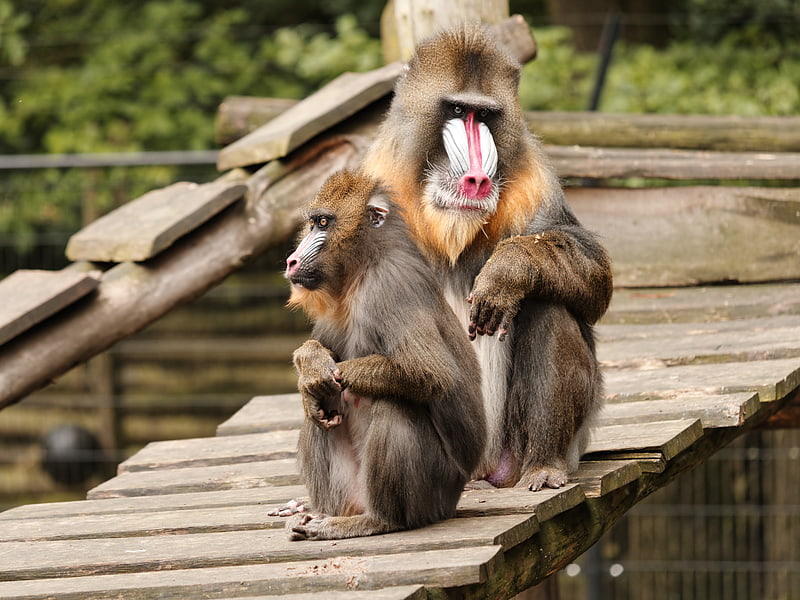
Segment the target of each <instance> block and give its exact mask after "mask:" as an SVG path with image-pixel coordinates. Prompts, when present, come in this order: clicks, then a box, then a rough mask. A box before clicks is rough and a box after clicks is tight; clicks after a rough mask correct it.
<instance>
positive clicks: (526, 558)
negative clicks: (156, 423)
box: [0, 283, 800, 600]
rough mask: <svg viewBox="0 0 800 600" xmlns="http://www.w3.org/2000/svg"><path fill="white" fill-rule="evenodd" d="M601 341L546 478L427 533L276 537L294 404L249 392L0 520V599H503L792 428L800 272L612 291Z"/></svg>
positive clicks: (799, 373) (797, 384)
mask: <svg viewBox="0 0 800 600" xmlns="http://www.w3.org/2000/svg"><path fill="white" fill-rule="evenodd" d="M598 333H599V339H600V341H599V355H600V358H601V360H602V362H603V365H604V369H605V376H606V381H607V405H606V407H605V408H604V410H603V412H602V414H601V418H600V420H599V423H598V426H597V428H596V430H595V432H594V435H593V438H592V441H591V445H590V448H589V453H588V454H587V455H586V456H585V457H584V459H583V461H582V463H581V466H580V469H579V471H578V472H577V474H576V475H575V477H574V478H573V479H572V480H571V481H570V483H569V484H568V485H567V486H566V487H564V488H562V489H560V490H546V491H541V492H535V493H533V492H529V491H527V490H520V489H503V490H481V491H468V492H464V494H463V496H462V499H461V501H460V503H459V506H458V514H457V517H456V518H454V519H451V520H448V521H445V522H443V523H439V524H436V525H433V526H430V527H426V528H423V529H419V530H416V531H407V532H400V533H394V534H389V535H382V536H375V537H371V538H359V539H353V540H341V541H337V542H290V541H288V538H287V536H286V533H285V531H284V529H283V525H284V520H283V519H281V518H279V517H270V516H267V512H268V511H269V510H270V509H271V508H273V507H275V506H277V505H279V504H281V503H283V502H285V501H286V500H288V499H290V498H293V497H298V496H302V495H303V494H304V488H303V487H302V485H301V484H300V480H299V477H298V473H297V466H296V463H295V445H296V440H297V433H298V427H299V425H300V422H301V419H302V412H301V408H300V404H299V399H298V398H297V396H296V395H293V394H290V395H283V396H261V397H256V398H253V400H252V401H251V402H250V403H249V404H247V405H246V406H245V407H243V408H242V409H241V410H240V411H239V412H238V413H237V414H235V415H234V416H233V417H232V418H231V419H229V420H228V421H226V422H225V423H222V424H220V426H219V428H218V431H217V435H216V437H212V438H205V439H191V440H180V441H170V442H156V443H152V444H150V445H148V446H147V447H145V448H144V449H142V450H141V451H140V452H139V453H137V454H135V455H134V456H132V457H131V458H130V459H129V460H127V461H125V462H124V463H122V464H121V465H120V468H119V475H118V476H117V477H114V478H113V479H111V480H109V481H107V482H105V483H103V484H101V485H99V486H98V487H96V488H94V489H93V490H91V491H90V493H89V495H88V497H89V499H87V500H85V501H79V502H66V503H59V504H45V505H30V506H23V507H19V508H16V509H13V510H10V511H7V512H5V513H0V597H2V598H8V599H15V600H18V599H22V598H26V599H32V598H58V599H77V598H81V599H86V598H156V597H158V598H187V597H201V596H202V597H204V598H234V597H244V596H248V597H252V596H258V595H263V596H272V595H276V594H290V595H291V596H290V597H298V598H300V597H302V598H317V597H318V598H335V597H337V596H341V597H348V598H350V597H354V598H358V597H360V596H362V595H364V596H367V595H368V596H369V597H372V598H381V599H382V598H398V599H399V598H426V597H430V596H431V595H433V596H436V597H441V596H440V594H443V595H444V596H458V597H465V598H483V597H510V596H512V595H513V594H515V593H517V592H519V591H521V590H523V589H525V588H526V587H528V586H529V585H531V584H532V583H535V582H537V581H539V580H541V579H542V578H543V577H545V576H546V575H547V574H549V573H551V572H553V571H555V570H557V569H559V568H561V567H563V566H564V565H566V564H567V563H569V562H570V561H572V560H573V559H575V558H576V557H577V556H578V555H579V554H580V553H581V552H583V551H584V550H585V549H587V548H588V547H589V546H590V545H591V544H592V543H593V542H594V541H595V540H596V539H597V538H598V537H599V536H600V534H601V533H602V532H603V531H605V530H606V529H608V528H609V527H610V526H611V525H613V523H614V522H615V521H616V520H617V519H618V518H619V517H620V516H621V515H622V514H624V513H625V511H626V510H628V509H629V508H630V507H631V506H633V505H634V504H636V503H637V502H638V501H639V500H641V499H642V498H644V497H645V496H647V495H648V494H649V493H651V492H653V491H654V490H656V489H658V488H659V487H661V486H663V485H665V484H666V483H668V482H669V481H671V480H673V479H674V478H675V477H677V476H679V475H680V473H681V472H683V471H685V470H687V469H690V468H691V467H693V466H694V465H696V464H698V463H699V462H701V461H702V460H704V459H705V458H706V457H708V456H709V455H710V454H712V453H713V452H715V451H716V450H717V449H719V448H721V447H723V446H725V445H726V444H727V443H729V442H730V441H731V440H733V439H734V438H736V437H737V436H738V435H740V434H741V433H743V432H745V431H747V430H750V429H752V428H754V427H764V426H770V425H771V424H778V425H780V424H782V423H785V422H786V421H787V420H788V421H789V422H790V423H794V424H796V422H797V421H798V418H797V415H798V412H800V284H797V283H784V284H771V285H770V284H762V285H747V286H743V285H737V286H714V287H696V288H672V289H670V288H658V289H622V290H618V291H617V293H616V296H615V298H614V301H613V304H612V309H611V311H610V312H609V314H608V315H607V317H606V319H605V320H604V322H603V323H602V324H601V326H600V327H599V328H598ZM295 595H296V596H295Z"/></svg>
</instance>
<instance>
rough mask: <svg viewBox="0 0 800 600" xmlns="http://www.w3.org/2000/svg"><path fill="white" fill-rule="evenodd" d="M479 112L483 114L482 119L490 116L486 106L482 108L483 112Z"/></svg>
mask: <svg viewBox="0 0 800 600" xmlns="http://www.w3.org/2000/svg"><path fill="white" fill-rule="evenodd" d="M478 114H479V115H480V116H481V119H485V118H486V117H488V116H489V111H488V110H486V109H485V108H484V109H481V112H480V113H478Z"/></svg>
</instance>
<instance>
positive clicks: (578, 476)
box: [570, 460, 642, 498]
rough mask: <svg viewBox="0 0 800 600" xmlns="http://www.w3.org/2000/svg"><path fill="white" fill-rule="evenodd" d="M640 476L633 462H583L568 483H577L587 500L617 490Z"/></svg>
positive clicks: (638, 467)
mask: <svg viewBox="0 0 800 600" xmlns="http://www.w3.org/2000/svg"><path fill="white" fill-rule="evenodd" d="M641 475H642V469H641V468H640V466H639V463H638V462H637V461H635V460H584V461H581V463H580V465H578V470H577V472H576V473H575V474H574V475H573V476H572V477H570V481H575V482H577V483H578V484H579V485H580V486H581V488H582V489H583V492H584V494H586V497H587V498H599V497H600V496H605V495H606V494H609V493H611V492H613V491H614V490H617V489H619V488H621V487H623V486H625V485H628V484H629V483H631V482H632V481H635V480H637V479H638V478H639V477H641Z"/></svg>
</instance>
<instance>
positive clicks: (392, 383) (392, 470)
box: [286, 171, 486, 540]
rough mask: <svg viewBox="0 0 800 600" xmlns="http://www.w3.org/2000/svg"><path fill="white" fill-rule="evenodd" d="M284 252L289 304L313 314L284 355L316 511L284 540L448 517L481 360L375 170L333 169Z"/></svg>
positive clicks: (477, 436)
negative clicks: (295, 241) (306, 336)
mask: <svg viewBox="0 0 800 600" xmlns="http://www.w3.org/2000/svg"><path fill="white" fill-rule="evenodd" d="M306 216H307V218H308V230H307V231H306V233H305V236H304V237H303V239H302V240H301V241H300V244H299V246H298V248H297V250H295V251H294V253H292V255H291V256H289V258H288V259H287V260H286V265H287V266H286V277H287V278H288V279H289V281H290V282H291V288H292V294H291V298H290V300H289V304H290V306H299V307H302V308H303V309H304V310H305V311H306V312H307V313H308V314H309V316H310V317H311V318H312V319H313V321H314V330H313V332H312V339H311V340H309V341H307V342H306V343H304V344H303V345H302V346H301V347H300V348H298V349H297V350H296V351H295V353H294V364H295V367H296V368H297V372H298V374H299V382H298V387H299V390H300V393H301V396H302V401H303V408H304V410H305V415H306V418H305V421H304V423H303V427H302V430H301V432H300V441H299V444H298V456H299V462H300V473H301V475H302V477H303V480H304V482H305V484H306V486H307V488H308V490H309V493H310V495H311V504H312V509H313V510H314V511H315V512H314V514H302V513H301V514H296V515H294V516H293V517H291V519H290V520H289V522H288V523H287V529H288V530H289V535H290V538H291V539H293V540H305V539H308V540H326V539H339V538H348V537H356V536H363V535H374V534H379V533H387V532H390V531H397V530H401V529H410V528H415V527H421V526H423V525H427V524H429V523H434V522H436V521H440V520H442V519H446V518H449V517H452V516H454V514H455V509H456V504H457V502H458V499H459V497H460V495H461V492H462V490H463V488H464V484H465V483H466V482H467V481H468V480H469V478H470V475H471V473H472V471H473V470H474V469H475V468H476V467H477V465H478V462H479V460H480V458H481V455H482V453H483V449H484V443H485V437H486V426H485V417H484V413H483V408H482V404H481V402H482V401H481V382H480V371H479V366H478V361H477V358H476V356H475V352H474V350H473V349H472V347H471V345H470V341H469V339H468V336H467V334H466V332H465V331H464V328H463V327H462V326H461V324H460V323H459V322H458V320H457V319H456V317H455V315H454V314H453V312H452V311H451V309H450V307H449V306H448V304H447V302H446V301H445V299H444V297H443V295H442V292H441V291H440V289H439V285H438V282H437V281H436V278H435V276H434V274H433V272H432V270H431V268H430V267H429V266H428V264H427V262H426V261H425V259H424V258H423V256H422V254H421V253H420V252H419V250H418V249H417V247H416V245H415V244H414V242H412V241H411V238H410V237H409V234H408V231H407V229H406V225H405V223H404V222H403V220H402V218H401V216H400V214H399V212H398V210H397V209H396V208H395V206H394V205H393V204H392V202H391V201H390V200H389V197H388V194H387V192H386V191H385V190H383V189H382V188H381V187H380V186H379V185H378V184H377V182H376V181H375V180H373V179H370V178H368V177H366V176H364V175H362V174H359V173H354V172H349V171H341V172H339V173H336V174H334V175H333V176H331V178H330V179H328V181H326V182H325V184H324V185H323V187H322V189H321V190H320V191H319V193H318V194H317V197H316V199H315V200H314V201H313V202H312V203H311V204H310V206H308V208H307V211H306Z"/></svg>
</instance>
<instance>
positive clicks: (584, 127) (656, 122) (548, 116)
mask: <svg viewBox="0 0 800 600" xmlns="http://www.w3.org/2000/svg"><path fill="white" fill-rule="evenodd" d="M296 103H297V100H286V99H278V98H258V97H253V96H229V97H228V98H225V100H224V102H223V103H222V104H221V105H220V107H219V109H218V111H217V117H216V136H217V142H218V143H220V144H229V143H231V142H233V141H234V140H237V139H239V138H240V137H242V136H244V135H246V134H248V133H250V132H251V131H253V130H255V129H257V128H258V127H260V126H261V125H263V124H264V123H267V122H269V121H270V120H272V119H274V118H275V117H277V116H278V115H280V114H281V113H282V112H284V111H285V110H287V109H288V108H289V107H291V106H294V105H295V104H296ZM525 121H526V122H527V124H528V128H529V129H530V130H531V131H533V132H534V133H536V134H537V135H538V136H539V137H540V138H541V139H542V141H543V142H544V143H546V144H550V145H553V146H590V147H599V148H682V149H684V150H718V151H725V152H800V117H737V116H717V115H653V114H644V115H638V114H616V113H599V112H580V111H576V112H558V111H526V112H525Z"/></svg>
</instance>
